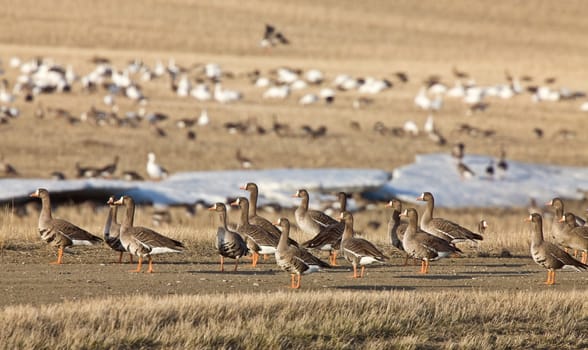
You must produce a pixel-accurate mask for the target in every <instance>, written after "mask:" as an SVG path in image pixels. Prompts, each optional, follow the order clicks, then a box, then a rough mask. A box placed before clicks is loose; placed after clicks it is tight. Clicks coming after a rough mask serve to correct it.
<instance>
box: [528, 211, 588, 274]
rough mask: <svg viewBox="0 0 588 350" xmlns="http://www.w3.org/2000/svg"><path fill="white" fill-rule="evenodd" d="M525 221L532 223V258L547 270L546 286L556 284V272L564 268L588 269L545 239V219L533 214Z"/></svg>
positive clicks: (587, 266)
mask: <svg viewBox="0 0 588 350" xmlns="http://www.w3.org/2000/svg"><path fill="white" fill-rule="evenodd" d="M525 221H527V222H530V223H531V224H532V227H533V228H532V231H531V256H532V257H533V260H534V261H535V262H536V263H537V264H539V265H541V266H543V267H544V268H546V269H547V280H546V281H545V284H547V285H553V284H555V270H559V269H561V268H563V267H566V266H569V267H571V268H573V269H574V270H576V271H582V270H586V269H587V268H588V265H585V264H583V263H581V262H579V261H578V260H576V259H574V258H572V257H571V256H570V255H569V254H568V253H566V252H564V251H563V250H561V249H559V248H558V247H557V246H556V245H554V244H552V243H550V242H547V241H545V240H544V239H543V218H542V217H541V215H539V214H537V213H533V214H531V215H529V217H527V218H526V220H525Z"/></svg>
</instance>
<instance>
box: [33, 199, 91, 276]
mask: <svg viewBox="0 0 588 350" xmlns="http://www.w3.org/2000/svg"><path fill="white" fill-rule="evenodd" d="M30 197H34V198H41V213H40V214H39V226H38V228H39V233H40V234H41V239H43V240H44V241H45V242H47V243H49V244H51V245H53V246H56V247H57V248H58V252H57V261H55V262H52V263H51V264H54V265H61V264H62V263H63V249H64V248H65V247H69V246H72V245H97V244H100V243H102V238H100V237H96V236H94V235H93V234H91V233H90V232H88V231H86V230H84V229H81V228H79V227H78V226H76V225H74V224H72V223H70V222H69V221H65V220H62V219H53V217H52V215H51V198H50V196H49V191H47V190H46V189H44V188H38V189H37V190H36V191H35V192H33V193H31V194H30Z"/></svg>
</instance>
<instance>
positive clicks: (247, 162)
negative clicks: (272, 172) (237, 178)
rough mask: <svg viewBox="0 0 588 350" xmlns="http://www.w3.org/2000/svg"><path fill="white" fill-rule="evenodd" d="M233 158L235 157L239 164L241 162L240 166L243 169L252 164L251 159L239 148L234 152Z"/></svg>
mask: <svg viewBox="0 0 588 350" xmlns="http://www.w3.org/2000/svg"><path fill="white" fill-rule="evenodd" d="M235 158H236V159H237V161H238V162H239V164H241V168H243V169H249V168H251V167H252V166H253V161H252V160H251V159H249V158H247V157H245V156H243V154H242V153H241V149H240V148H239V149H237V152H236V153H235Z"/></svg>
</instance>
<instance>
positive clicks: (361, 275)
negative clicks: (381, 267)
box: [359, 265, 365, 278]
mask: <svg viewBox="0 0 588 350" xmlns="http://www.w3.org/2000/svg"><path fill="white" fill-rule="evenodd" d="M364 272H365V266H364V265H362V266H361V273H360V274H359V277H360V278H363V273H364Z"/></svg>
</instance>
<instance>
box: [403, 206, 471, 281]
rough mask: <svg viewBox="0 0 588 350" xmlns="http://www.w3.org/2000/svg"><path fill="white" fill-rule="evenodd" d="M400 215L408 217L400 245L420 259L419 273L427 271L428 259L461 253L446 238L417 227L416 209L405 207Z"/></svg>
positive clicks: (417, 216) (417, 215)
mask: <svg viewBox="0 0 588 350" xmlns="http://www.w3.org/2000/svg"><path fill="white" fill-rule="evenodd" d="M400 215H401V216H404V217H408V227H407V228H406V231H405V232H404V237H403V238H402V246H403V247H404V249H405V250H406V252H407V253H408V254H409V255H410V256H412V257H414V258H416V259H420V260H421V271H420V273H428V272H429V262H430V261H433V260H437V259H441V258H446V257H448V256H451V255H452V254H455V253H461V250H459V249H458V248H456V247H454V246H453V245H451V244H450V243H449V242H447V241H446V240H444V239H441V238H439V237H437V236H433V235H431V234H429V233H427V232H425V231H422V230H421V229H420V228H419V224H418V221H419V214H418V213H417V211H416V209H414V208H408V209H405V210H404V211H403V212H402V214H400Z"/></svg>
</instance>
